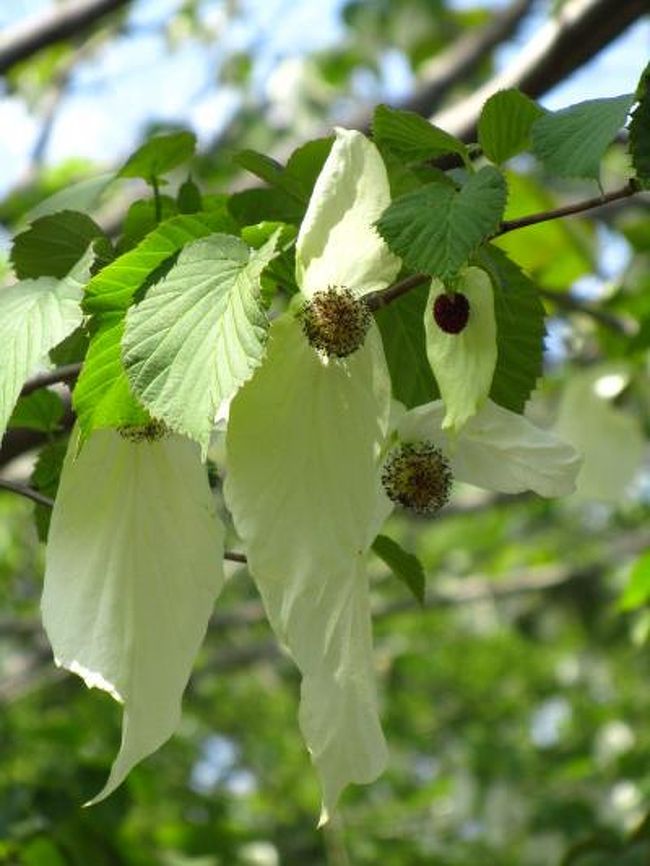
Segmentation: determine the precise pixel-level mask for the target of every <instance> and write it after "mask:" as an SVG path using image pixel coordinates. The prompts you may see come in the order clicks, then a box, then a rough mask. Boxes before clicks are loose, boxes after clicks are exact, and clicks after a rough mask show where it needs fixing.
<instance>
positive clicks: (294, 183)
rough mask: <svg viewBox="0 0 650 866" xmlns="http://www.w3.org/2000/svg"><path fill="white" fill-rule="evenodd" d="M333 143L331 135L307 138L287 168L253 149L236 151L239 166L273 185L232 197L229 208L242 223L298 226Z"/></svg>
mask: <svg viewBox="0 0 650 866" xmlns="http://www.w3.org/2000/svg"><path fill="white" fill-rule="evenodd" d="M332 142H333V139H332V138H317V139H314V140H313V141H308V142H307V143H306V144H304V145H302V147H299V148H298V149H297V150H295V151H294V152H293V153H292V154H291V156H290V157H289V160H288V162H287V164H286V166H285V167H284V168H283V167H282V166H281V165H280V164H279V163H277V162H275V160H272V159H271V158H270V157H268V156H265V155H264V154H262V153H257V152H256V151H254V150H245V151H240V152H239V153H238V154H236V156H235V160H236V161H237V162H239V164H240V165H242V166H243V167H244V168H246V169H247V170H248V171H250V172H252V173H253V174H255V175H257V176H258V177H260V178H261V179H262V180H264V181H266V183H268V184H269V186H270V187H271V189H264V188H263V189H247V190H244V191H243V192H240V193H236V194H235V195H233V196H231V198H230V202H229V205H228V207H229V209H230V212H231V213H232V215H233V216H234V218H235V219H236V220H237V222H238V223H239V225H240V226H245V225H252V224H254V223H258V222H260V221H263V220H266V221H271V222H273V221H276V222H287V223H293V224H294V225H298V224H299V223H300V222H301V221H302V218H303V216H304V214H305V210H306V208H307V203H308V201H309V199H310V196H311V192H312V190H313V188H314V184H315V182H316V178H317V177H318V175H319V174H320V171H321V169H322V167H323V164H324V163H325V160H326V159H327V156H328V154H329V152H330V150H331V148H332Z"/></svg>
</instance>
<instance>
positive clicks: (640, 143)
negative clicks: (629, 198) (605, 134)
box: [630, 64, 650, 189]
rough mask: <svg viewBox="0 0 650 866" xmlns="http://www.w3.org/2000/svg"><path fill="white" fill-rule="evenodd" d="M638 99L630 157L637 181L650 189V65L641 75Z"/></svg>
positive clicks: (631, 129)
mask: <svg viewBox="0 0 650 866" xmlns="http://www.w3.org/2000/svg"><path fill="white" fill-rule="evenodd" d="M636 98H637V100H638V102H639V104H638V105H637V107H636V108H635V109H634V111H633V112H632V120H631V122H630V155H631V156H632V165H633V166H634V170H635V172H636V177H637V180H638V181H639V183H640V184H641V186H642V187H643V188H644V189H650V64H648V66H646V68H645V69H644V71H643V74H642V75H641V80H640V81H639V86H638V88H637V92H636Z"/></svg>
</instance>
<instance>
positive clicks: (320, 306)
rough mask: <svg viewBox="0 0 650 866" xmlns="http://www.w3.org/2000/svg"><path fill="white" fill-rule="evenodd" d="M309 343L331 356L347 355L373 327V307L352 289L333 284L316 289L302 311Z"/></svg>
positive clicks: (357, 346) (301, 316) (359, 345)
mask: <svg viewBox="0 0 650 866" xmlns="http://www.w3.org/2000/svg"><path fill="white" fill-rule="evenodd" d="M300 318H301V320H302V327H303V331H304V332H305V336H306V337H307V339H308V340H309V342H310V344H311V345H312V346H313V347H314V348H315V349H316V350H317V351H319V352H322V353H323V354H324V355H327V356H328V357H335V358H345V357H347V356H348V355H351V354H352V353H353V352H356V350H357V349H359V348H360V347H361V346H362V345H363V341H364V340H365V337H366V334H367V333H368V328H369V327H370V319H371V316H370V310H369V308H368V305H367V304H366V302H365V301H364V300H363V298H356V297H355V296H354V295H353V294H352V292H351V291H350V290H349V289H346V288H343V287H340V286H330V287H329V288H327V289H325V291H322V292H316V293H315V294H314V295H313V297H312V298H311V300H309V301H306V302H305V304H304V305H303V307H302V308H301V311H300Z"/></svg>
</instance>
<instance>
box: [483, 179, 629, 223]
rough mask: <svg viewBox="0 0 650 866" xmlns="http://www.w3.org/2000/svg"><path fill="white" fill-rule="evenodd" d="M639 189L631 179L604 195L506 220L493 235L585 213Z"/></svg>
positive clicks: (625, 196)
mask: <svg viewBox="0 0 650 866" xmlns="http://www.w3.org/2000/svg"><path fill="white" fill-rule="evenodd" d="M639 191H640V189H639V185H638V183H637V182H636V181H635V180H630V181H629V182H628V183H627V184H626V185H625V186H624V187H622V188H621V189H617V190H614V191H613V192H608V193H605V194H604V195H597V196H594V197H593V198H588V199H584V200H583V201H578V202H574V203H573V204H567V205H564V206H563V207H558V208H554V209H553V210H547V211H541V212H540V213H534V214H529V215H528V216H525V217H520V218H519V219H513V220H504V221H503V222H502V223H501V225H500V226H499V230H498V231H497V232H495V234H494V235H493V237H498V236H499V235H505V234H507V233H508V232H513V231H516V229H523V228H526V226H534V225H537V224H538V223H544V222H548V221H549V220H555V219H560V218H561V217H565V216H572V215H573V214H577V213H583V212H584V211H587V210H593V209H594V208H599V207H604V206H605V205H606V204H608V203H609V202H612V201H618V200H619V199H622V198H627V197H628V196H631V195H634V194H635V193H637V192H639Z"/></svg>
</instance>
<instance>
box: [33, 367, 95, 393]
mask: <svg viewBox="0 0 650 866" xmlns="http://www.w3.org/2000/svg"><path fill="white" fill-rule="evenodd" d="M80 370H81V364H65V365H64V366H63V367H57V368H56V369H55V370H48V371H47V372H46V373H39V374H38V375H37V376H33V377H32V378H31V379H28V380H27V381H26V382H25V384H24V385H23V387H22V390H21V392H20V396H21V397H26V396H27V395H28V394H31V393H32V391H38V389H39V388H46V387H47V386H48V385H56V384H57V383H58V382H67V383H70V382H74V381H75V379H76V378H77V376H78V375H79V372H80Z"/></svg>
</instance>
